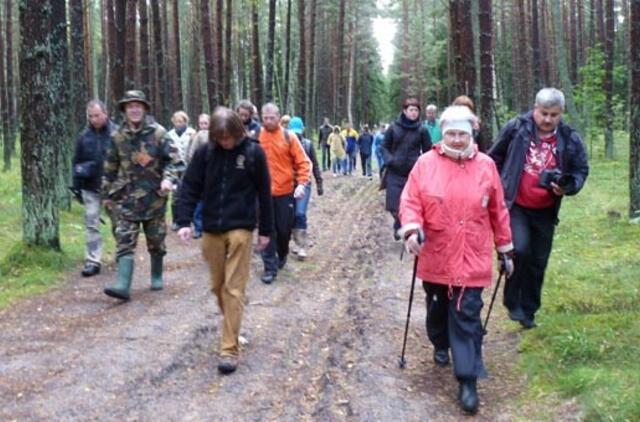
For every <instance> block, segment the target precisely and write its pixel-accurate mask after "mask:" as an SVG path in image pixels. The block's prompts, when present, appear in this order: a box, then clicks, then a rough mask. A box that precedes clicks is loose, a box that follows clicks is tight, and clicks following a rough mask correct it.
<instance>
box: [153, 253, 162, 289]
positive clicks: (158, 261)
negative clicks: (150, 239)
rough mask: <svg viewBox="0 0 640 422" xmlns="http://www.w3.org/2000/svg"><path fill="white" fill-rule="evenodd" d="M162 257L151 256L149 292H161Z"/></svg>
mask: <svg viewBox="0 0 640 422" xmlns="http://www.w3.org/2000/svg"><path fill="white" fill-rule="evenodd" d="M162 258H163V256H162V255H151V290H162V287H163V283H162Z"/></svg>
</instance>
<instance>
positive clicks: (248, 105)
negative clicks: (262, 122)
mask: <svg viewBox="0 0 640 422" xmlns="http://www.w3.org/2000/svg"><path fill="white" fill-rule="evenodd" d="M253 107H254V106H253V103H252V102H251V101H249V100H240V101H238V104H236V112H238V111H239V110H240V109H243V110H247V111H249V112H250V113H253Z"/></svg>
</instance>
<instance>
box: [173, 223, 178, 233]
mask: <svg viewBox="0 0 640 422" xmlns="http://www.w3.org/2000/svg"><path fill="white" fill-rule="evenodd" d="M179 229H180V226H178V223H173V224H172V225H171V231H173V232H177V231H178V230H179Z"/></svg>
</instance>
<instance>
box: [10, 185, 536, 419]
mask: <svg viewBox="0 0 640 422" xmlns="http://www.w3.org/2000/svg"><path fill="white" fill-rule="evenodd" d="M327 175H328V174H327ZM325 192H326V194H325V196H323V197H320V198H318V197H317V196H314V197H313V198H312V202H311V206H310V210H309V224H310V228H311V229H310V231H311V239H312V242H313V247H312V248H311V249H310V251H309V254H310V258H309V259H308V260H307V261H305V262H298V261H295V260H293V259H290V260H289V263H288V264H287V266H286V267H285V269H284V270H282V271H281V272H280V273H279V275H278V278H277V279H276V281H275V282H274V283H273V284H272V285H264V284H262V283H261V282H260V281H259V276H260V273H261V269H262V264H261V261H260V259H259V256H257V255H255V256H254V257H253V262H252V266H253V270H252V280H251V281H250V283H249V286H248V289H247V295H248V305H247V307H246V308H245V317H244V320H243V329H242V335H243V336H244V337H246V338H247V339H248V344H247V345H246V346H245V347H244V350H243V353H242V358H241V363H240V367H239V368H238V371H237V372H236V373H235V374H233V375H231V376H221V375H219V374H218V372H217V355H216V353H215V351H216V350H217V346H218V338H219V323H220V316H219V312H218V309H217V305H216V303H215V300H214V297H213V296H212V294H211V293H210V292H209V290H208V284H209V283H208V273H207V269H206V266H205V264H204V263H203V262H202V259H201V255H200V249H199V242H193V243H192V245H191V246H190V247H185V246H182V245H180V244H179V243H178V242H177V239H176V237H175V235H173V234H172V235H170V236H169V239H168V248H169V254H168V255H167V259H166V261H167V271H166V275H165V284H166V288H165V290H164V291H162V292H151V291H150V290H149V282H148V279H149V274H148V261H147V256H146V252H145V253H142V251H144V242H141V243H142V244H141V245H139V247H138V251H139V254H138V255H137V258H136V263H137V264H138V265H137V268H136V273H135V274H134V283H133V292H132V300H131V302H129V303H126V304H118V303H117V302H116V301H114V300H111V299H110V298H108V297H107V296H105V295H104V294H102V293H101V290H102V288H103V287H104V286H105V285H107V284H109V283H111V281H112V279H113V276H114V274H113V268H111V269H108V270H106V271H103V274H101V275H100V276H98V277H97V278H93V279H89V280H87V279H81V278H79V277H78V278H75V276H73V277H72V278H71V279H69V280H68V281H67V282H65V283H63V284H62V285H61V286H60V287H58V288H56V289H55V290H53V291H50V292H49V293H47V294H44V295H41V296H37V297H34V298H31V299H27V300H23V301H21V302H19V303H18V304H16V305H14V306H13V307H11V308H9V309H6V310H4V311H2V312H1V313H0V344H1V345H2V348H1V349H0V380H1V381H0V420H79V419H82V420H101V421H102V420H118V421H121V420H150V421H156V420H181V421H182V420H186V421H190V420H193V421H202V420H207V421H209V420H296V421H297V420H323V421H324V420H345V419H349V420H415V421H419V420H420V421H424V420H459V419H461V418H464V416H463V414H462V413H461V412H460V411H459V410H458V408H457V405H456V402H455V395H456V391H457V383H456V382H455V379H454V377H453V375H452V371H451V367H446V368H439V367H436V366H435V365H434V364H433V363H432V361H431V353H432V349H431V346H430V345H428V342H427V339H426V335H425V334H424V313H425V312H424V294H423V291H422V288H421V286H420V285H419V284H418V285H417V286H416V299H415V301H414V308H413V315H412V324H411V329H410V337H409V343H408V355H407V359H408V366H407V368H406V369H404V370H400V369H398V365H397V361H398V355H399V352H400V347H401V341H402V330H403V328H404V318H405V316H406V311H407V299H408V294H409V287H410V278H411V268H412V263H411V261H410V260H409V259H407V258H405V259H404V260H403V261H400V260H399V254H400V248H401V247H400V244H398V243H394V242H393V241H392V238H391V230H390V224H391V220H390V217H389V216H388V215H387V214H386V213H385V212H384V211H383V205H382V202H383V201H382V195H381V194H380V193H379V192H378V191H377V183H376V181H368V180H367V179H364V178H360V177H341V178H336V179H334V178H330V179H329V180H326V182H325ZM314 194H315V193H314ZM486 293H487V295H488V293H489V292H486ZM487 299H488V297H487ZM487 301H488V300H487ZM500 308H501V306H499V304H498V306H496V307H495V308H494V312H495V313H494V315H493V317H492V322H491V325H492V327H491V333H490V335H489V336H488V337H487V338H486V339H485V353H484V354H485V361H486V364H487V367H488V369H489V372H490V377H489V378H488V379H486V380H483V381H481V382H480V387H479V391H480V397H481V400H482V405H481V409H480V412H479V414H478V416H477V417H476V418H477V419H478V420H487V421H489V420H491V421H495V420H512V419H514V418H520V419H525V420H526V419H527V413H526V410H523V409H518V408H516V407H511V406H510V405H509V403H512V400H513V399H515V398H516V397H517V395H518V393H519V391H520V390H521V389H522V385H523V383H524V380H522V379H519V378H518V377H517V376H515V375H513V371H512V365H513V362H514V361H515V360H516V358H517V354H516V345H517V341H518V338H519V334H518V332H517V330H515V329H513V326H512V325H509V324H506V325H505V324H502V323H501V322H500V320H501V319H504V313H503V311H502V309H500ZM503 325H505V326H507V329H503V328H502V326H503Z"/></svg>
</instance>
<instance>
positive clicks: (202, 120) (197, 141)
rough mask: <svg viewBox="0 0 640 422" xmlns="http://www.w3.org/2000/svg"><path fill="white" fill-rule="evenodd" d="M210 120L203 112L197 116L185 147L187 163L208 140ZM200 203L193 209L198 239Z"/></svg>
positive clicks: (200, 222) (194, 226)
mask: <svg viewBox="0 0 640 422" xmlns="http://www.w3.org/2000/svg"><path fill="white" fill-rule="evenodd" d="M210 120H211V118H210V117H209V115H208V114H206V113H203V114H201V115H200V116H199V117H198V132H197V133H196V134H195V135H194V136H193V137H192V138H191V142H190V143H189V148H187V160H186V164H187V165H188V164H189V163H190V162H191V159H192V158H193V154H194V153H195V152H196V150H197V149H198V148H200V147H202V145H206V144H207V143H208V142H209V124H210ZM202 205H203V203H202V201H199V202H198V205H197V206H196V209H195V211H194V212H193V238H194V239H200V238H201V237H202Z"/></svg>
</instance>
